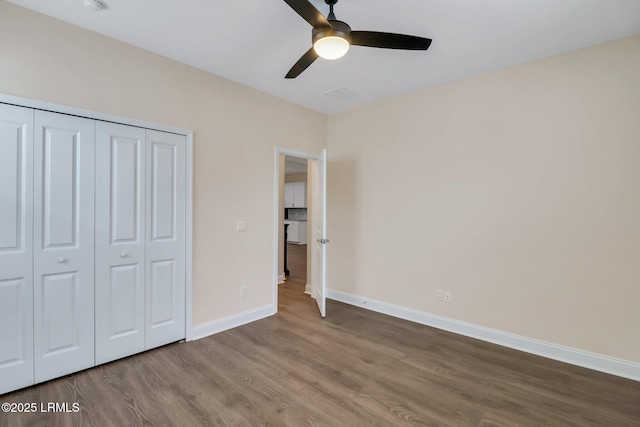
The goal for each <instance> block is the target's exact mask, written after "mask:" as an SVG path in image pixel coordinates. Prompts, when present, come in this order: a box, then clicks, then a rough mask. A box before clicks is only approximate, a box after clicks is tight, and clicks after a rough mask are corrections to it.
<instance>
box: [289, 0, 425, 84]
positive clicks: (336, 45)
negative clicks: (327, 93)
mask: <svg viewBox="0 0 640 427" xmlns="http://www.w3.org/2000/svg"><path fill="white" fill-rule="evenodd" d="M284 1H285V3H287V4H288V5H289V6H291V8H292V9H293V10H295V11H296V12H297V13H298V15H300V16H302V18H304V20H305V21H307V22H308V23H309V24H311V26H312V27H313V29H312V30H311V41H312V42H313V47H311V49H309V50H308V51H307V52H306V53H305V54H304V55H302V57H301V58H300V59H299V60H298V62H296V63H295V64H294V65H293V67H291V69H290V70H289V72H288V73H287V75H286V76H285V79H295V78H296V77H298V76H299V75H300V73H302V72H303V71H304V70H306V69H307V67H309V65H311V64H312V63H313V61H315V60H316V59H318V57H321V58H324V59H338V58H340V57H342V56H344V55H345V54H346V53H347V51H348V50H349V47H350V46H351V45H355V46H368V47H379V48H384V49H403V50H427V49H428V48H429V46H430V45H431V39H427V38H424V37H417V36H408V35H405V34H394V33H381V32H378V31H351V27H350V26H349V25H347V23H346V22H342V21H338V19H336V15H335V14H334V13H333V6H334V5H335V4H336V3H337V2H338V0H324V2H325V3H327V4H328V5H329V16H327V17H326V18H325V17H324V16H323V15H322V13H320V11H319V10H318V9H316V8H315V7H314V6H313V5H312V4H311V3H309V1H308V0H284Z"/></svg>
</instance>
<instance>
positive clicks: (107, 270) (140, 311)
mask: <svg viewBox="0 0 640 427" xmlns="http://www.w3.org/2000/svg"><path fill="white" fill-rule="evenodd" d="M145 156H146V151H145V130H144V129H141V128H136V127H131V126H125V125H117V124H112V123H106V122H97V123H96V363H98V364H100V363H105V362H109V361H111V360H115V359H118V358H121V357H125V356H128V355H131V354H134V353H138V352H141V351H144V349H145V315H144V313H145V282H144V270H145V262H144V259H145V238H144V233H145V227H144V224H145V222H144V220H145V207H146V206H145V196H144V195H145V185H144V182H145Z"/></svg>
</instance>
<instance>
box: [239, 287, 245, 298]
mask: <svg viewBox="0 0 640 427" xmlns="http://www.w3.org/2000/svg"><path fill="white" fill-rule="evenodd" d="M246 297H247V287H246V286H243V287H241V288H240V298H246Z"/></svg>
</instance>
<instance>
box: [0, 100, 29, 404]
mask: <svg viewBox="0 0 640 427" xmlns="http://www.w3.org/2000/svg"><path fill="white" fill-rule="evenodd" d="M32 132H33V110H31V109H28V108H21V107H14V106H10V105H5V104H0V183H2V184H1V185H0V343H1V344H0V394H2V393H6V392H8V391H11V390H15V389H18V388H22V387H26V386H28V385H31V384H33V382H34V376H33V133H32Z"/></svg>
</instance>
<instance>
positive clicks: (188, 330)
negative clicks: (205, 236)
mask: <svg viewBox="0 0 640 427" xmlns="http://www.w3.org/2000/svg"><path fill="white" fill-rule="evenodd" d="M186 136H187V166H186V173H187V176H186V184H187V188H186V198H187V207H186V209H187V212H186V216H185V219H186V227H187V229H186V242H185V257H186V258H185V267H186V271H185V273H186V274H185V301H186V306H185V340H187V341H191V336H192V335H193V132H189V133H188V134H187V135H186Z"/></svg>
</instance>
